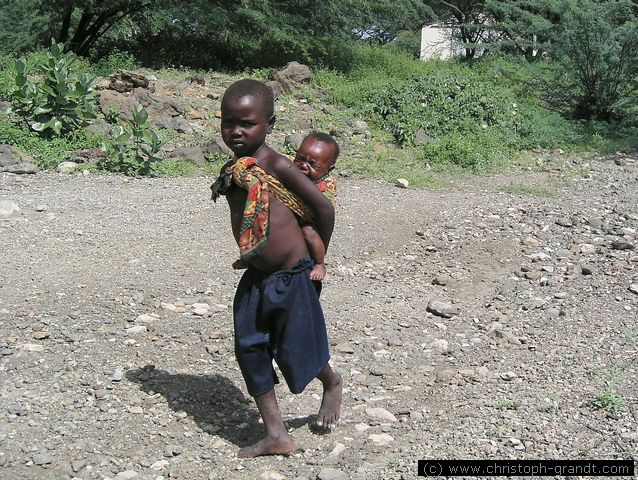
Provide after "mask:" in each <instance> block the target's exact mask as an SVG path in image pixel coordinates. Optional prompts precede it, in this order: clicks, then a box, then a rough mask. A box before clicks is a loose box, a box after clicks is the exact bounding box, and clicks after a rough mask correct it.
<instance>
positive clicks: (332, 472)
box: [317, 467, 350, 480]
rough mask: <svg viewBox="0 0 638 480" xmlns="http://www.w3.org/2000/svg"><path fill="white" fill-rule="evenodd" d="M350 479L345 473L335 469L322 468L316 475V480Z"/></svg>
mask: <svg viewBox="0 0 638 480" xmlns="http://www.w3.org/2000/svg"><path fill="white" fill-rule="evenodd" d="M349 479H350V477H349V476H348V474H347V473H345V472H343V471H341V470H337V469H335V468H330V467H325V468H322V469H321V471H320V472H319V474H318V475H317V480H349Z"/></svg>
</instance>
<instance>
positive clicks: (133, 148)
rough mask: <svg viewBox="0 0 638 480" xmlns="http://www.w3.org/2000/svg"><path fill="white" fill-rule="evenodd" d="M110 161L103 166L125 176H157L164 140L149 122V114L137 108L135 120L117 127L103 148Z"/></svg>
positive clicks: (134, 114) (104, 161) (134, 111)
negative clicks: (156, 170) (157, 166)
mask: <svg viewBox="0 0 638 480" xmlns="http://www.w3.org/2000/svg"><path fill="white" fill-rule="evenodd" d="M102 148H103V149H104V150H105V151H106V154H107V158H106V159H105V160H103V162H102V164H101V165H100V166H101V167H102V168H104V169H106V170H108V171H110V172H118V173H123V174H125V175H132V176H134V175H154V174H155V170H154V167H155V163H156V162H157V161H159V160H160V158H159V157H158V156H157V154H158V153H159V151H160V149H161V148H162V141H161V140H160V138H159V136H158V135H157V133H156V132H155V130H153V129H152V127H151V125H150V123H149V121H148V112H147V111H146V109H145V108H144V107H141V106H139V105H137V106H136V107H135V108H134V109H133V118H132V119H131V120H127V121H126V122H125V124H124V125H117V126H116V127H114V128H113V133H112V137H111V139H110V140H109V141H107V142H104V144H103V147H102Z"/></svg>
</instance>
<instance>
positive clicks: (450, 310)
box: [427, 299, 459, 318]
mask: <svg viewBox="0 0 638 480" xmlns="http://www.w3.org/2000/svg"><path fill="white" fill-rule="evenodd" d="M427 311H428V312H430V313H433V314H434V315H437V316H439V317H443V318H452V317H453V316H454V315H458V313H459V311H458V309H457V308H456V307H455V306H454V305H452V304H451V303H450V302H446V301H443V300H436V299H432V300H430V301H429V302H428V306H427Z"/></svg>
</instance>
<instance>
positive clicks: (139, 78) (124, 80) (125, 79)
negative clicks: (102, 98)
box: [109, 70, 150, 93]
mask: <svg viewBox="0 0 638 480" xmlns="http://www.w3.org/2000/svg"><path fill="white" fill-rule="evenodd" d="M109 81H110V83H109V88H110V89H111V90H115V91H116V92H120V93H126V92H131V91H133V89H134V88H137V87H142V88H148V86H149V83H150V82H149V80H148V78H146V77H145V76H144V75H141V74H139V73H135V72H129V71H128V70H118V71H117V72H115V73H114V74H113V75H111V76H110V77H109Z"/></svg>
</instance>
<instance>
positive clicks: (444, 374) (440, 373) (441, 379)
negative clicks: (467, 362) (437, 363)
mask: <svg viewBox="0 0 638 480" xmlns="http://www.w3.org/2000/svg"><path fill="white" fill-rule="evenodd" d="M454 375H456V371H454V370H452V369H451V368H440V369H437V371H436V373H435V381H436V382H437V383H448V382H449V381H450V380H452V379H453V378H454Z"/></svg>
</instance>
